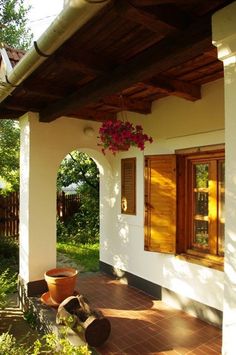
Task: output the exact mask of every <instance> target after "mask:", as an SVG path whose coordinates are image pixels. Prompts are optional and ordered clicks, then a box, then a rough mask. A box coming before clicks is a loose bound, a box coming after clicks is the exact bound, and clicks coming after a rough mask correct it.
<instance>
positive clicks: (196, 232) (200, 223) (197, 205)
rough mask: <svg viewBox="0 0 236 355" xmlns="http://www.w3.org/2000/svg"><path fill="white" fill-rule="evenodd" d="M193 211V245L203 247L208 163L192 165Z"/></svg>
mask: <svg viewBox="0 0 236 355" xmlns="http://www.w3.org/2000/svg"><path fill="white" fill-rule="evenodd" d="M193 174H194V195H193V199H194V204H193V206H194V211H193V246H195V247H199V248H203V249H205V248H206V247H207V246H208V238H209V234H208V213H209V207H208V205H209V203H208V183H209V164H207V163H199V164H195V165H194V171H193Z"/></svg>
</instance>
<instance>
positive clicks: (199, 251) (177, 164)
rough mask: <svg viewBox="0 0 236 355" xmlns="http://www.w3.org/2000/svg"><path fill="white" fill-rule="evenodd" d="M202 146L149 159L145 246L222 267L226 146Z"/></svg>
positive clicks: (150, 249) (147, 168)
mask: <svg viewBox="0 0 236 355" xmlns="http://www.w3.org/2000/svg"><path fill="white" fill-rule="evenodd" d="M198 150H199V149H198ZM198 150H197V149H195V150H194V149H193V150H192V151H191V152H189V151H188V150H186V151H179V152H177V153H178V154H176V155H160V156H147V157H145V250H149V251H156V252H164V253H174V254H178V255H180V256H179V257H182V258H185V259H188V260H189V261H192V262H197V263H201V264H203V265H206V266H210V267H216V268H218V269H222V265H223V256H224V193H225V162H224V150H223V149H221V150H217V151H216V150H212V149H210V148H209V147H208V148H207V150H206V149H205V148H202V149H201V150H200V152H198Z"/></svg>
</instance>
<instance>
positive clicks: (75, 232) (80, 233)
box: [57, 151, 99, 243]
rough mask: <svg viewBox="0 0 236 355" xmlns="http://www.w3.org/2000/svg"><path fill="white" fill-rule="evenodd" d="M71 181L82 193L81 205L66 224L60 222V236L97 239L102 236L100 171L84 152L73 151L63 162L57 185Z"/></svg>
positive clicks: (87, 239)
mask: <svg viewBox="0 0 236 355" xmlns="http://www.w3.org/2000/svg"><path fill="white" fill-rule="evenodd" d="M71 184H74V186H76V190H77V192H78V193H79V194H80V209H79V212H78V213H77V214H75V215H74V216H73V217H72V218H71V219H70V220H69V221H67V222H66V223H65V226H64V225H62V224H61V223H60V222H59V223H58V237H59V240H66V241H72V242H78V243H94V242H97V241H98V237H99V171H98V168H97V166H96V164H95V162H94V161H93V160H92V159H91V158H90V157H89V156H88V155H87V154H85V153H81V152H78V151H74V152H72V153H70V154H68V156H67V157H66V158H65V159H64V160H63V162H62V163H61V166H60V169H59V172H58V178H57V188H58V190H59V191H60V190H62V188H63V187H68V186H70V185H71Z"/></svg>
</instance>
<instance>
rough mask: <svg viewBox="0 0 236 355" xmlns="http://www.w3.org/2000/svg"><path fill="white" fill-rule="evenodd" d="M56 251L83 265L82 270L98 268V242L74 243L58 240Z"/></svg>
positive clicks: (96, 269) (95, 269)
mask: <svg viewBox="0 0 236 355" xmlns="http://www.w3.org/2000/svg"><path fill="white" fill-rule="evenodd" d="M57 251H59V252H60V253H63V254H65V255H66V256H67V257H69V258H70V259H72V260H73V261H76V262H77V263H78V264H79V265H81V266H83V268H84V271H98V270H99V243H96V244H79V245H76V244H72V243H62V242H58V243H57Z"/></svg>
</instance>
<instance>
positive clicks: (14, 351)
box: [0, 332, 26, 355]
mask: <svg viewBox="0 0 236 355" xmlns="http://www.w3.org/2000/svg"><path fill="white" fill-rule="evenodd" d="M25 354H26V352H25V349H24V347H23V346H22V345H20V344H18V343H17V341H16V339H15V337H14V336H13V335H12V334H10V333H9V332H7V333H2V334H1V335H0V355H25Z"/></svg>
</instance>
